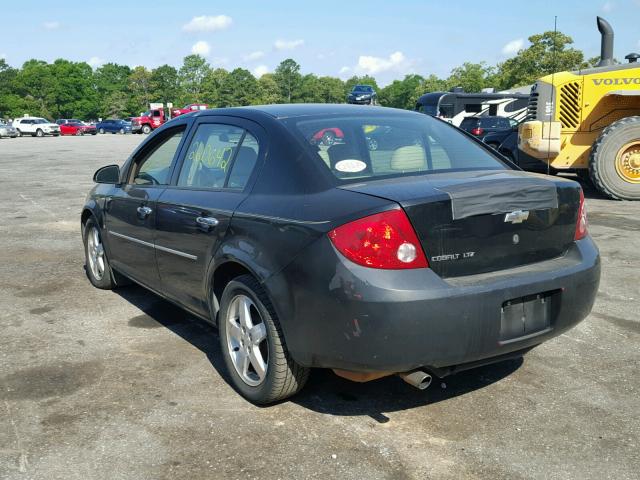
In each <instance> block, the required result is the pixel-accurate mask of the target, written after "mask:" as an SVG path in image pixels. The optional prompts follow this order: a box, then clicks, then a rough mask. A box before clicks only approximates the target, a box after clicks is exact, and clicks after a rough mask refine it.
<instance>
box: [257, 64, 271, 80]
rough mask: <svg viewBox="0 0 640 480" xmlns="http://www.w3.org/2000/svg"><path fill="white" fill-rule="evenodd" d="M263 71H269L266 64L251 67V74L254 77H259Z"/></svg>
mask: <svg viewBox="0 0 640 480" xmlns="http://www.w3.org/2000/svg"><path fill="white" fill-rule="evenodd" d="M265 73H269V67H267V66H266V65H258V66H257V67H256V68H254V69H253V75H254V76H255V77H256V78H260V77H261V76H262V75H264V74H265Z"/></svg>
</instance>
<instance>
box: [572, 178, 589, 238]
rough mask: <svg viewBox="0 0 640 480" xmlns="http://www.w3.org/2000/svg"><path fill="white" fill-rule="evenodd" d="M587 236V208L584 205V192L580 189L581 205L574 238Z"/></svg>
mask: <svg viewBox="0 0 640 480" xmlns="http://www.w3.org/2000/svg"><path fill="white" fill-rule="evenodd" d="M586 236H587V209H586V208H585V207H584V193H582V189H580V206H579V207H578V221H577V222H576V234H575V235H574V237H573V238H574V240H580V239H582V238H584V237H586Z"/></svg>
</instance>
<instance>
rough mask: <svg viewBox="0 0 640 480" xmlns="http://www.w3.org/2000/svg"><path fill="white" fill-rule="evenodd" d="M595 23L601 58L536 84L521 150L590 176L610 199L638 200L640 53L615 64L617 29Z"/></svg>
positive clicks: (520, 133) (520, 135)
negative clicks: (594, 64)
mask: <svg viewBox="0 0 640 480" xmlns="http://www.w3.org/2000/svg"><path fill="white" fill-rule="evenodd" d="M597 24H598V30H599V31H600V33H601V35H602V44H601V52H600V62H599V63H598V65H597V66H596V67H594V68H588V69H584V70H580V71H577V72H559V73H554V74H552V75H547V76H545V77H542V78H540V79H539V80H538V81H537V82H536V83H535V84H534V85H533V86H532V88H531V97H530V99H529V107H528V111H527V116H526V120H525V121H524V122H523V123H521V124H520V126H519V129H518V148H519V149H520V150H521V151H522V152H524V153H525V154H527V155H529V156H532V157H534V158H537V159H539V160H540V161H541V162H543V163H545V164H546V165H547V168H548V169H549V170H553V171H572V172H576V173H578V174H579V175H580V176H582V177H586V176H587V175H588V176H589V177H590V178H591V180H592V181H593V183H594V185H595V186H596V187H597V188H598V190H600V191H601V192H602V193H604V194H605V195H607V196H608V197H610V198H613V199H619V200H640V63H638V62H637V60H638V58H640V55H638V54H637V53H630V54H629V55H627V56H626V57H625V59H627V60H628V63H626V64H618V65H616V64H614V61H613V30H612V29H611V26H610V25H609V23H608V22H607V21H606V20H604V19H603V18H600V17H598V19H597Z"/></svg>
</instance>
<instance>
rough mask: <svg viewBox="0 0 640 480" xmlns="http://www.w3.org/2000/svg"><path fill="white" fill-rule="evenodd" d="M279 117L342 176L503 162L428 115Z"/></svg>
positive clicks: (403, 173) (480, 167)
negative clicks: (285, 118)
mask: <svg viewBox="0 0 640 480" xmlns="http://www.w3.org/2000/svg"><path fill="white" fill-rule="evenodd" d="M283 121H284V123H285V124H287V126H288V127H289V128H291V129H292V130H293V132H294V134H296V135H298V137H299V138H300V139H301V140H302V141H303V142H304V144H305V145H306V147H307V148H308V149H309V151H310V152H311V154H312V155H313V156H314V157H315V158H316V159H317V160H318V161H319V162H322V164H323V165H324V166H325V167H326V168H327V169H328V170H329V171H331V173H332V174H333V175H334V176H335V177H336V178H337V179H339V180H342V181H355V180H362V179H368V178H373V177H397V176H408V175H425V174H430V173H439V172H452V171H464V170H503V169H506V168H507V167H506V166H505V164H503V163H502V162H501V161H500V160H499V159H498V158H497V157H495V156H493V155H492V154H491V153H489V152H488V151H486V150H484V149H483V148H482V147H479V146H478V145H476V144H475V142H474V141H473V140H470V139H468V138H467V137H466V136H465V135H464V134H462V133H461V132H460V131H459V130H458V129H456V128H453V127H451V126H450V125H448V124H446V123H444V122H441V121H438V120H434V119H432V118H431V117H428V116H422V115H402V116H398V115H394V116H385V115H368V116H366V117H364V116H363V117H359V116H355V117H352V116H349V117H347V116H327V117H323V118H317V117H316V118H314V119H311V120H309V119H300V118H291V119H287V120H283Z"/></svg>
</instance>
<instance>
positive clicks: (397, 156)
mask: <svg viewBox="0 0 640 480" xmlns="http://www.w3.org/2000/svg"><path fill="white" fill-rule="evenodd" d="M425 164H426V158H425V155H424V149H423V148H422V147H421V146H419V145H408V146H406V147H400V148H398V149H397V150H396V151H395V152H393V156H392V157H391V169H392V170H401V171H416V170H423V169H424V167H425Z"/></svg>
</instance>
